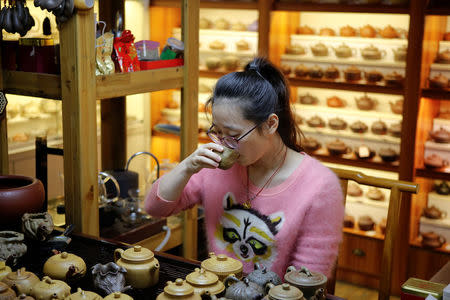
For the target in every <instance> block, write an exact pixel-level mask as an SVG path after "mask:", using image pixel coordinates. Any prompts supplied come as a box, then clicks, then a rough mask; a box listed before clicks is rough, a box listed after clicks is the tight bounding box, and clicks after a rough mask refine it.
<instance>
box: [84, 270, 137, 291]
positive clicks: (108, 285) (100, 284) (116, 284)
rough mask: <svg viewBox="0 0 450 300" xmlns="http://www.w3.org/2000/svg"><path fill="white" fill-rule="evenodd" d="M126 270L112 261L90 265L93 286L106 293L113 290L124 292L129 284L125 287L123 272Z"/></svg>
mask: <svg viewBox="0 0 450 300" xmlns="http://www.w3.org/2000/svg"><path fill="white" fill-rule="evenodd" d="M126 273H127V270H125V268H124V267H121V266H118V265H117V264H115V263H113V262H109V263H107V264H105V265H102V264H96V265H95V266H93V267H92V278H93V280H94V286H95V287H96V288H97V289H99V290H101V291H103V292H104V293H105V294H106V295H109V294H112V293H114V292H124V291H125V290H127V289H129V288H130V286H128V287H125V282H126V280H125V274H126Z"/></svg>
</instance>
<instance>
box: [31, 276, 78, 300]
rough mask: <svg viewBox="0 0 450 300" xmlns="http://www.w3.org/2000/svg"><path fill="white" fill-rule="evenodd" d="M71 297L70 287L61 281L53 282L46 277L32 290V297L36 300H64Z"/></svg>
mask: <svg viewBox="0 0 450 300" xmlns="http://www.w3.org/2000/svg"><path fill="white" fill-rule="evenodd" d="M69 295H70V286H69V285H68V284H67V283H65V282H64V281H61V280H52V279H51V278H50V277H48V276H44V278H42V281H41V282H38V283H36V284H35V285H34V286H33V288H32V289H31V296H33V297H34V299H36V300H62V299H64V298H66V297H67V296H69Z"/></svg>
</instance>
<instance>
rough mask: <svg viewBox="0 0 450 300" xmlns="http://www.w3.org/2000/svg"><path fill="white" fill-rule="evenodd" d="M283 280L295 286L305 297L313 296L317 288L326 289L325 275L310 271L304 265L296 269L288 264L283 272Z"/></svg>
mask: <svg viewBox="0 0 450 300" xmlns="http://www.w3.org/2000/svg"><path fill="white" fill-rule="evenodd" d="M284 281H285V282H287V283H289V284H291V285H293V286H295V287H297V288H298V289H300V291H302V292H303V295H304V297H305V298H306V299H309V298H310V297H312V296H314V294H315V292H316V290H317V289H320V288H323V289H326V286H327V277H326V276H325V275H323V274H321V273H318V272H312V271H310V270H308V268H306V267H301V268H300V269H299V270H297V269H296V268H295V267H294V266H290V267H288V268H287V270H286V274H284Z"/></svg>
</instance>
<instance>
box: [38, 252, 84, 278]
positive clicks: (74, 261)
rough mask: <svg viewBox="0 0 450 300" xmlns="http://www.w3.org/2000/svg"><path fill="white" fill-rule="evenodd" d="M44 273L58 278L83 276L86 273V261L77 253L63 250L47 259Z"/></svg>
mask: <svg viewBox="0 0 450 300" xmlns="http://www.w3.org/2000/svg"><path fill="white" fill-rule="evenodd" d="M44 274H45V275H47V276H49V277H50V278H53V279H58V280H66V279H75V278H79V277H83V276H84V274H86V263H85V262H84V260H83V259H82V258H81V257H79V256H77V255H75V254H72V253H67V252H62V253H59V254H55V255H53V256H51V257H50V258H49V259H47V261H46V262H45V264H44Z"/></svg>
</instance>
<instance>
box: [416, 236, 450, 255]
mask: <svg viewBox="0 0 450 300" xmlns="http://www.w3.org/2000/svg"><path fill="white" fill-rule="evenodd" d="M410 245H411V246H413V247H415V248H421V249H425V250H429V251H432V252H439V253H445V254H449V253H450V250H449V247H448V246H449V244H448V243H444V245H442V246H441V247H439V248H429V247H424V246H422V241H421V237H418V238H415V239H413V241H411V242H410Z"/></svg>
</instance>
